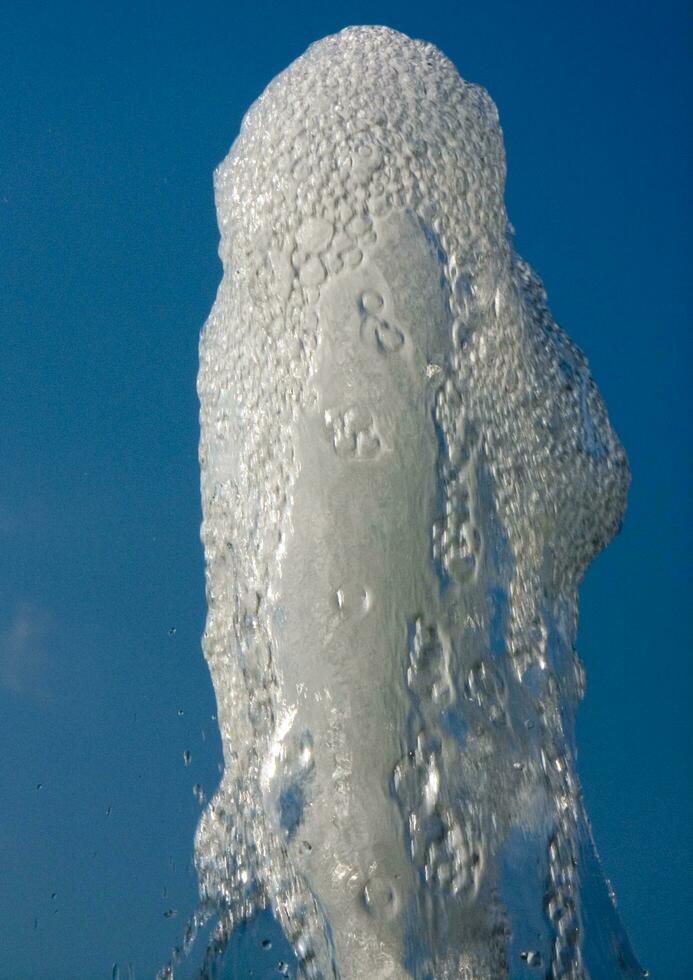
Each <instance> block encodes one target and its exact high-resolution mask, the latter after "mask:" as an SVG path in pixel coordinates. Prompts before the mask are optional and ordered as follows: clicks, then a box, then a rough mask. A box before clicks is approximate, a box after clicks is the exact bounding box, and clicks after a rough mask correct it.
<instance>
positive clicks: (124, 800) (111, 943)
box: [0, 0, 693, 980]
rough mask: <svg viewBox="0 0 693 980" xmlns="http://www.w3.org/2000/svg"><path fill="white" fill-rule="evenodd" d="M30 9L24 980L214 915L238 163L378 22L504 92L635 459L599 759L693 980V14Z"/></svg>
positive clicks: (4, 395) (6, 770)
mask: <svg viewBox="0 0 693 980" xmlns="http://www.w3.org/2000/svg"><path fill="white" fill-rule="evenodd" d="M3 21H4V23H3V32H2V37H1V38H0V65H1V66H2V67H1V68H0V73H1V74H0V77H1V79H2V85H1V87H0V91H2V95H1V96H0V116H1V117H2V119H1V121H2V133H3V138H2V141H1V144H0V215H1V216H2V220H1V221H0V249H1V259H2V261H1V262H0V280H1V284H0V350H1V351H2V356H1V357H0V378H1V385H0V457H1V459H2V480H1V481H0V542H1V543H0V731H1V737H2V744H3V752H2V757H1V761H0V813H1V814H2V816H1V817H0V854H1V855H2V858H1V861H2V868H3V874H2V880H1V883H0V980H38V978H42V980H45V978H46V977H51V978H52V980H68V978H69V980H92V978H93V980H97V978H101V977H104V978H109V977H111V974H112V968H113V964H114V963H118V964H120V965H121V968H122V969H123V971H124V972H123V974H122V975H123V976H124V977H127V972H125V971H126V970H127V965H128V964H132V967H133V971H134V974H133V975H135V976H137V977H138V978H141V977H149V976H151V975H152V974H153V972H154V971H155V969H156V968H157V967H158V966H159V965H160V964H161V962H162V961H163V960H164V959H165V957H166V955H167V951H168V949H169V948H170V946H171V945H172V944H173V943H174V942H176V941H177V940H178V939H179V937H180V933H181V931H182V927H183V923H184V920H185V917H186V915H187V914H188V913H189V912H190V910H191V909H192V907H193V904H194V900H195V882H194V878H193V877H192V875H191V873H190V870H189V867H188V864H189V860H190V856H191V844H192V836H193V832H194V827H195V823H196V820H197V815H198V813H199V804H198V802H197V800H196V799H195V797H194V795H193V792H192V788H193V785H194V784H200V785H201V786H202V787H203V788H204V790H205V791H206V792H207V793H209V792H211V791H212V790H213V788H214V786H215V782H216V780H217V778H218V765H219V761H220V745H219V739H218V734H217V733H216V731H215V726H214V722H213V721H212V719H211V716H212V714H213V712H214V701H213V696H212V690H211V686H210V683H209V679H208V675H207V671H206V667H205V664H204V661H203V658H202V654H201V652H200V635H201V632H202V626H203V619H204V612H205V606H204V588H203V566H202V552H201V546H200V543H199V537H198V528H199V520H200V506H199V492H198V466H197V435H198V430H197V400H196V394H195V376H196V371H197V342H198V334H199V330H200V327H201V325H202V323H203V321H204V319H205V316H206V314H207V312H208V310H209V308H210V306H211V303H212V300H213V297H214V293H215V290H216V286H217V284H218V281H219V278H220V265H219V262H218V259H217V255H216V248H217V229H216V223H215V214H214V207H213V198H212V170H213V168H214V166H215V165H216V164H217V163H218V162H219V160H220V159H221V158H222V157H223V156H224V155H225V154H226V152H227V150H228V147H229V146H230V144H231V142H232V140H233V138H234V136H235V134H236V132H237V130H238V126H239V123H240V120H241V117H242V115H243V112H244V111H245V109H246V108H247V107H248V105H249V104H250V102H251V101H252V100H253V99H254V98H256V97H257V95H259V93H260V92H261V90H262V89H263V88H264V86H265V85H266V84H267V82H269V80H270V79H271V78H272V77H273V76H274V75H275V74H276V73H277V72H278V71H279V70H281V69H282V68H284V67H285V66H286V65H287V64H288V63H289V62H290V61H292V60H293V59H294V58H295V57H297V56H298V55H299V54H301V52H302V51H303V50H304V49H305V47H306V46H307V45H308V44H309V43H310V42H311V41H313V40H315V39H317V38H318V37H321V36H324V35H325V34H329V33H333V32H334V31H336V30H339V29H340V28H341V27H344V26H346V25H348V24H352V23H385V24H388V25H390V26H392V27H395V28H398V29H399V30H402V31H404V32H405V33H408V34H410V35H412V36H416V37H422V38H425V39H427V40H430V41H433V42H434V43H436V44H438V45H439V46H440V47H441V48H442V49H443V50H444V51H445V52H446V54H447V55H448V56H449V57H451V58H452V60H453V61H454V62H455V63H456V65H457V66H458V68H459V69H460V71H461V73H462V74H463V76H464V77H465V78H467V79H469V80H471V81H475V82H479V83H481V84H483V85H484V86H486V87H487V88H488V90H489V92H490V93H491V95H492V96H493V98H494V99H495V101H496V103H497V105H498V108H499V111H500V116H501V123H502V126H503V130H504V134H505V140H506V149H507V156H508V173H509V176H508V186H507V203H508V210H509V214H510V217H511V220H512V221H513V224H514V225H515V227H516V229H517V243H518V248H519V250H520V251H521V253H522V254H523V255H524V256H525V257H526V258H527V259H528V260H529V261H530V262H532V264H533V265H534V266H535V267H536V268H537V270H538V271H539V273H540V275H541V276H542V277H543V279H544V281H545V284H546V286H547V289H548V293H549V299H550V303H551V306H552V309H553V312H554V314H555V316H556V318H557V320H558V321H559V322H560V323H561V325H562V326H564V327H565V328H566V329H567V331H568V332H569V333H570V335H571V336H572V337H573V338H574V339H575V340H576V341H577V343H578V344H579V345H580V346H581V347H582V348H583V349H584V350H585V352H586V353H587V355H588V357H589V360H590V363H591V366H592V371H593V374H594V376H595V378H596V379H597V381H598V383H599V385H600V387H601V389H602V392H603V393H604V395H605V398H606V402H607V405H608V407H609V410H610V414H611V417H612V419H613V421H614V423H615V426H616V428H617V430H618V432H619V434H620V435H621V438H622V440H623V442H624V444H625V446H626V448H627V450H628V453H629V456H630V460H631V465H632V469H633V485H632V489H631V494H630V503H629V508H628V513H627V516H626V521H625V526H624V529H623V532H622V533H621V535H620V536H619V537H618V539H617V540H616V541H614V542H613V543H612V545H611V546H610V547H609V549H608V550H607V551H606V552H605V553H604V554H603V555H601V556H600V557H599V558H598V559H597V561H596V562H595V563H594V565H593V567H592V568H591V570H590V572H589V574H588V576H587V579H586V581H585V583H584V586H583V588H582V607H581V625H580V652H581V654H582V657H583V659H584V661H585V664H586V667H587V674H588V687H587V696H586V700H585V702H584V704H583V706H582V708H581V711H580V715H579V722H578V736H579V746H580V758H579V767H580V772H581V776H582V781H583V784H584V788H585V793H586V797H587V803H588V810H589V812H590V814H591V817H592V822H593V825H594V829H595V835H596V838H597V842H598V845H599V848H600V851H601V854H602V858H603V863H604V866H605V869H606V873H607V875H608V876H609V877H610V878H611V879H612V881H613V883H614V886H615V888H616V892H617V895H618V899H619V907H620V910H621V914H622V918H623V920H624V922H625V925H626V927H627V929H628V931H629V933H630V936H631V939H632V942H633V945H634V947H635V949H636V951H637V952H638V955H639V957H640V959H641V960H642V962H643V964H644V965H646V966H648V967H649V968H650V969H651V970H652V973H653V976H655V977H661V978H677V977H684V976H686V975H687V973H686V971H685V966H686V965H687V964H688V963H690V960H691V955H692V954H693V950H692V949H691V940H690V929H689V922H688V909H689V905H690V898H691V896H690V889H689V887H688V874H687V872H688V869H689V868H690V866H691V853H690V851H691V835H690V802H691V792H690V790H691V782H690V762H689V754H690V727H689V721H688V715H689V713H690V712H689V702H690V694H689V692H690V687H689V685H690V673H691V671H690V652H691V643H690V641H691V630H690V620H689V618H688V616H687V606H688V603H687V599H688V592H689V583H690V561H689V555H690V551H691V541H690V518H691V508H690V497H691V495H690V489H689V488H690V482H691V473H690V462H689V460H690V456H689V450H690V443H691V423H690V413H689V410H688V405H687V386H688V383H689V365H690V362H691V341H690V330H689V317H688V313H689V309H690V301H691V288H690V284H689V268H690V254H689V253H690V236H689V222H690V208H689V204H690V202H689V199H688V196H687V185H686V182H685V171H686V168H687V165H688V164H689V161H690V153H689V150H690V146H689V135H688V134H689V132H690V112H689V106H690V102H689V95H690V89H691V68H690V40H689V37H690V27H689V24H688V23H687V22H686V7H685V4H683V3H674V2H671V0H664V2H661V3H659V4H657V5H654V4H651V3H643V2H638V0H635V2H631V3H629V4H625V3H621V2H601V3H597V2H595V0H585V2H583V3H581V4H556V3H550V2H539V0H525V2H523V3H521V4H520V3H514V2H499V0H483V2H482V0H476V2H475V3H467V2H465V0H457V2H445V0H439V2H438V3H436V4H433V5H431V4H423V3H417V4H413V3H408V2H406V0H399V2H397V3H395V2H390V3H385V2H372V3H357V2H350V0H345V2H344V3H342V4H335V5H334V6H333V7H332V6H331V5H325V4H319V3H317V2H315V3H310V4H307V3H302V2H294V3H293V4H291V5H289V4H287V5H281V4H273V3H272V4H270V3H267V0H256V2H254V3H252V4H251V3H248V4H243V5H238V4H236V5H234V4H232V3H230V2H227V3H224V4H222V3H211V2H206V0H200V2H198V3H189V4H184V3H175V2H169V3H166V4H164V3H144V4H134V3H120V4H111V5H100V4H93V3H69V2H63V3H60V4H53V3H45V4H42V5H40V7H39V5H29V4H14V5H10V6H9V8H6V10H5V14H4V18H3ZM181 712H182V713H181ZM186 750H187V751H190V753H191V761H190V764H189V765H187V766H186V765H185V764H184V762H183V753H184V752H185V751H186ZM174 911H175V914H169V915H167V914H166V913H173V912H174ZM276 952H277V950H276V948H275V949H274V950H273V953H272V956H274V954H275V953H276ZM277 955H278V954H277ZM275 966H276V964H275ZM239 969H240V967H239ZM273 969H274V966H273ZM268 975H269V974H268Z"/></svg>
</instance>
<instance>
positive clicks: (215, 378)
mask: <svg viewBox="0 0 693 980" xmlns="http://www.w3.org/2000/svg"><path fill="white" fill-rule="evenodd" d="M504 178H505V159H504V152H503V142H502V136H501V132H500V127H499V124H498V115H497V112H496V109H495V106H494V105H493V102H492V101H491V99H490V98H489V96H488V95H487V93H486V92H485V91H484V90H483V89H481V88H479V87H478V86H475V85H471V84H468V83H467V82H465V81H463V80H462V79H461V78H460V76H459V74H458V73H457V71H456V69H455V67H454V66H453V65H452V64H451V63H450V62H449V61H448V60H447V59H446V58H445V57H444V56H443V55H442V54H441V53H440V52H439V51H438V50H437V49H436V48H434V47H433V46H432V45H430V44H425V43H423V42H419V41H412V40H410V39H409V38H406V37H404V36H403V35H401V34H398V33H396V32H394V31H391V30H389V29H387V28H375V27H368V28H365V27H364V28H350V29H348V30H345V31H343V32H341V33H340V34H338V35H336V36H334V37H330V38H326V39H324V40H323V41H320V42H318V43H317V44H315V45H313V46H312V47H311V48H309V49H308V51H307V52H306V53H305V54H304V55H303V56H302V57H301V58H299V59H298V60H297V61H296V62H294V64H293V65H291V66H290V67H289V68H288V69H287V70H286V71H285V72H283V73H282V74H281V75H279V76H278V77H277V78H276V79H275V80H274V81H273V82H272V83H271V84H270V85H269V86H268V88H267V89H266V91H265V92H264V93H263V95H262V96H261V97H260V99H258V101H257V102H256V103H255V104H254V105H253V106H252V107H251V109H250V110H249V112H248V113H247V115H246V117H245V118H244V121H243V126H242V129H241V133H240V135H239V136H238V138H237V140H236V142H235V143H234V145H233V147H232V149H231V151H230V153H229V156H228V157H227V158H226V160H225V161H224V162H223V163H222V164H221V165H220V166H219V168H218V170H217V172H216V174H215V191H216V201H217V210H218V216H219V228H220V233H221V244H220V256H221V259H222V262H223V265H224V276H223V279H222V282H221V284H220V287H219V291H218V295H217V298H216V301H215V304H214V307H213V309H212V311H211V313H210V316H209V320H208V322H207V324H206V325H205V328H204V332H203V336H202V341H201V360H200V376H199V394H200V402H201V444H200V459H201V468H202V499H203V511H204V521H203V528H202V537H203V542H204V546H205V558H206V572H207V599H208V606H209V615H208V620H207V626H206V631H205V637H204V651H205V656H206V657H207V660H208V663H209V667H210V671H211V675H212V679H213V682H214V687H215V691H216V696H217V704H218V718H219V724H220V729H221V735H222V741H223V746H224V763H225V771H224V776H223V779H222V782H221V785H220V787H219V790H218V792H217V794H216V796H215V797H214V799H213V800H212V801H211V803H210V804H209V806H208V808H207V809H206V811H205V812H204V814H203V816H202V819H201V821H200V826H199V829H198V835H197V842H196V859H197V866H198V871H199V874H200V882H201V888H202V893H203V897H204V898H205V900H206V901H207V902H208V903H211V904H212V905H213V906H214V907H215V908H216V909H217V910H218V917H219V925H218V937H219V941H220V944H221V945H223V943H224V942H225V940H226V938H227V937H228V936H229V935H230V934H231V933H232V931H233V929H234V927H235V926H236V925H237V924H238V923H239V922H242V921H244V920H247V919H248V918H250V917H252V916H253V915H254V914H255V913H256V912H257V910H258V909H260V908H262V907H264V906H266V905H268V906H269V907H270V908H271V909H272V911H273V913H274V915H275V916H276V918H277V919H278V921H279V923H280V924H281V927H282V929H283V931H284V933H285V935H286V936H287V938H288V939H289V941H290V942H291V944H292V946H293V949H294V951H295V953H296V957H297V962H298V964H299V969H300V972H301V975H303V976H305V977H315V978H318V977H325V978H328V977H335V978H336V977H340V978H342V980H360V978H365V977H369V978H374V980H375V978H386V977H387V978H392V980H399V978H405V977H418V978H435V980H442V978H453V977H455V978H460V977H461V978H470V980H485V978H489V980H490V978H498V977H505V976H510V977H533V976H537V977H539V976H541V977H545V976H547V975H548V976H550V977H554V978H559V977H566V978H567V977H570V978H580V977H587V976H589V975H590V974H591V975H592V976H593V977H597V976H599V977H609V976H614V977H616V976H622V975H632V976H639V975H641V971H640V968H639V967H638V965H637V963H636V962H635V960H634V958H633V955H632V953H631V951H630V947H629V945H628V941H627V938H626V937H625V935H624V934H623V931H622V929H621V927H620V925H619V923H618V920H617V917H616V913H615V910H614V907H613V902H612V900H611V897H610V894H609V893H608V891H607V888H606V884H605V882H604V880H603V875H602V874H601V870H600V868H599V864H598V860H597V857H596V852H595V850H594V846H593V843H592V840H591V835H590V831H589V825H588V823H587V819H586V816H585V813H584V809H583V804H582V798H581V792H580V787H579V782H578V778H577V775H576V771H575V745H574V719H575V711H576V708H577V705H578V703H579V700H580V697H581V695H582V689H583V683H584V678H583V669H582V665H581V663H580V660H579V658H578V656H577V653H576V650H575V636H576V626H577V606H576V596H577V592H576V589H577V585H578V583H579V580H580V578H581V576H582V574H583V573H584V571H585V569H586V567H587V565H588V563H589V561H590V560H591V558H592V557H593V556H594V554H595V553H596V552H597V551H599V550H600V549H601V548H602V547H603V546H604V545H605V544H606V543H607V541H608V540H609V539H610V537H611V536H612V535H613V534H614V533H615V532H616V530H617V529H618V526H619V524H620V521H621V518H622V514H623V509H624V505H625V495H626V490H627V486H628V481H629V473H628V465H627V461H626V457H625V454H624V452H623V449H622V447H621V445H620V443H619V441H618V438H617V436H616V435H615V433H614V432H613V430H612V428H611V426H610V424H609V421H608V417H607V414H606V411H605V408H604V405H603V402H602V400H601V398H600V395H599V393H598V391H597V389H596V386H595V385H594V382H593V381H592V379H591V377H590V374H589V370H588V366H587V363H586V360H585V358H584V356H583V355H582V353H581V352H580V351H579V350H578V349H577V348H576V347H575V345H574V344H572V343H571V341H570V340H569V339H568V338H567V337H566V335H565V334H564V333H563V331H562V330H561V329H560V328H559V327H558V326H557V325H556V324H555V323H554V321H553V319H552V317H551V314H550V312H549V310H548V307H547V304H546V296H545V293H544V290H543V288H542V285H541V282H540V281H539V279H538V277H537V276H536V274H535V273H534V272H533V270H532V269H531V268H530V267H529V266H528V265H527V264H526V263H525V262H524V261H523V260H522V259H521V258H520V257H519V256H518V255H517V254H516V252H515V250H514V247H513V243H512V234H511V229H510V226H509V224H508V220H507V216H506V212H505V207H504V203H503V189H504Z"/></svg>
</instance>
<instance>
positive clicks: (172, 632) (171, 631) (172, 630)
mask: <svg viewBox="0 0 693 980" xmlns="http://www.w3.org/2000/svg"><path fill="white" fill-rule="evenodd" d="M168 635H169V636H175V635H176V627H175V626H170V627H169V630H168Z"/></svg>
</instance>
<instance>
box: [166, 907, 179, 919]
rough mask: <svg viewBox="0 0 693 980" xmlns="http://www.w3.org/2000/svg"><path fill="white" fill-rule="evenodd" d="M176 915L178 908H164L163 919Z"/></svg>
mask: <svg viewBox="0 0 693 980" xmlns="http://www.w3.org/2000/svg"><path fill="white" fill-rule="evenodd" d="M176 915H178V909H166V911H165V912H164V918H165V919H172V918H173V917H174V916H176Z"/></svg>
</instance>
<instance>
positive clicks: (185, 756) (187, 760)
mask: <svg viewBox="0 0 693 980" xmlns="http://www.w3.org/2000/svg"><path fill="white" fill-rule="evenodd" d="M191 759H192V756H191V755H190V750H189V749H186V750H185V752H184V753H183V764H184V765H186V766H189V765H190V760H191Z"/></svg>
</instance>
